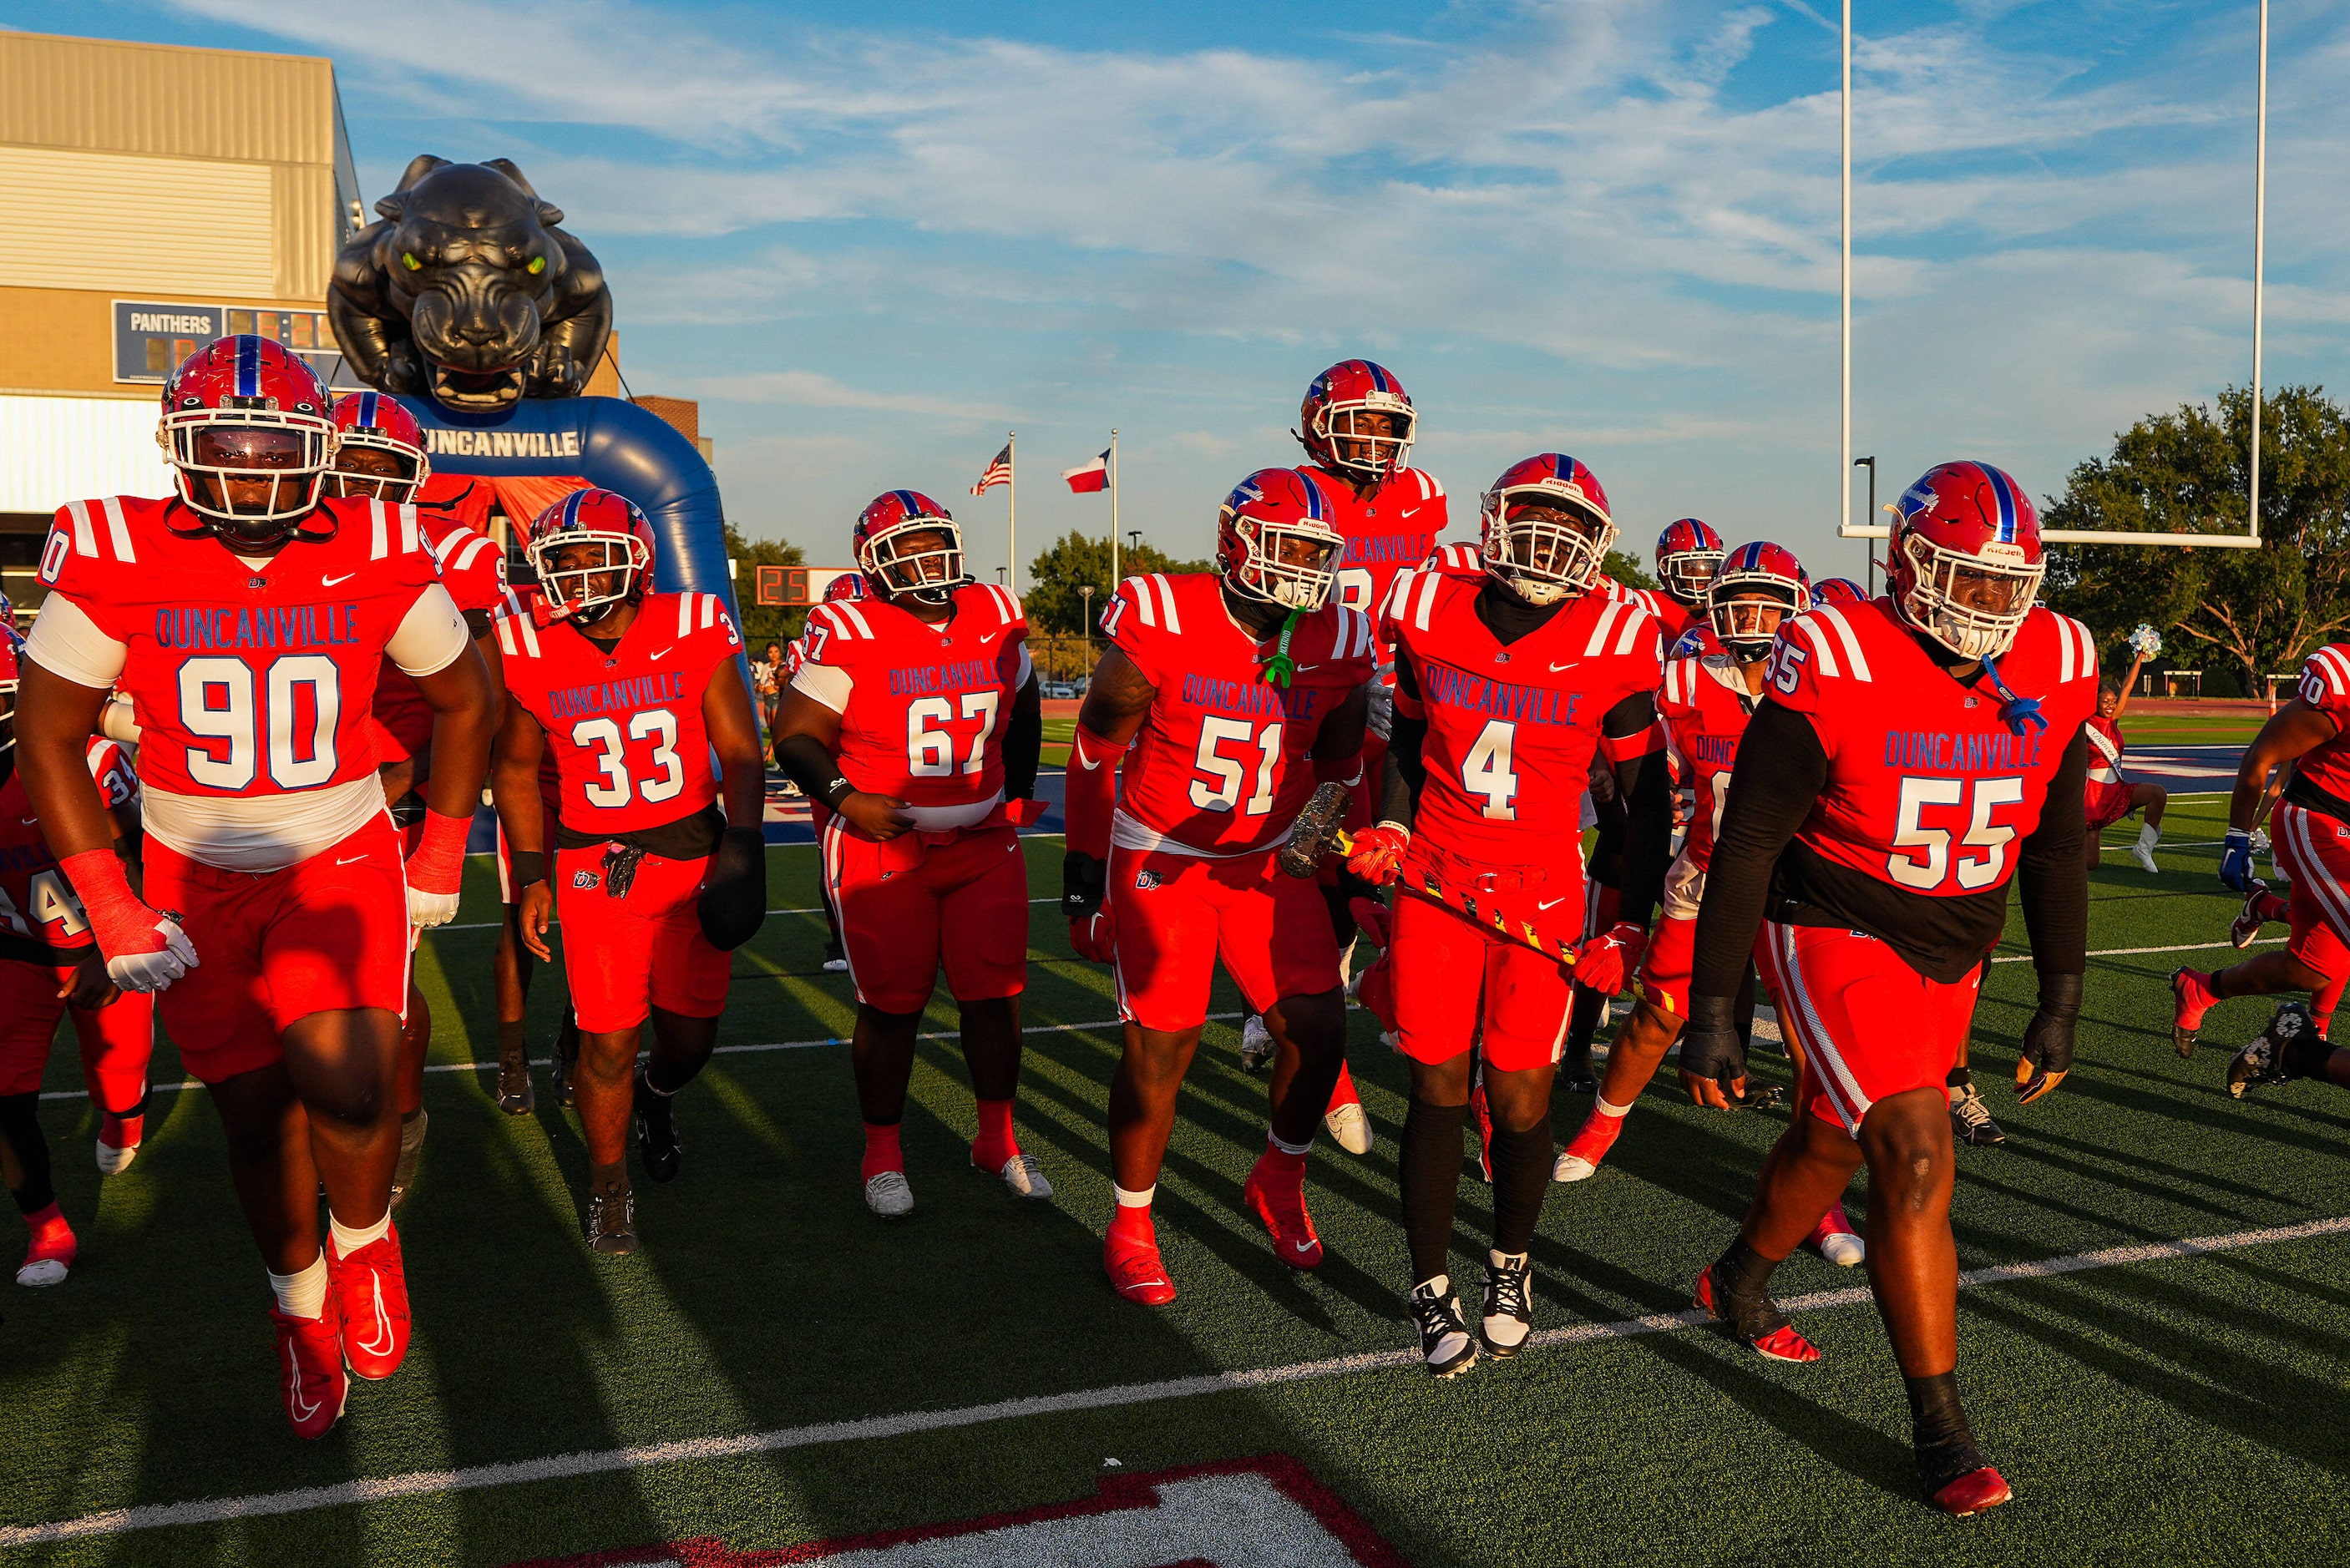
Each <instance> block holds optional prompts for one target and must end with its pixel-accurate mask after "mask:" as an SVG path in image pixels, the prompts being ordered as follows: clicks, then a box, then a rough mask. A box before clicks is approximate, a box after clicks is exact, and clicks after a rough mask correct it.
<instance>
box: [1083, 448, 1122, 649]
mask: <svg viewBox="0 0 2350 1568" xmlns="http://www.w3.org/2000/svg"><path fill="white" fill-rule="evenodd" d="M1109 589H1110V592H1112V593H1116V592H1117V591H1118V427H1117V426H1116V425H1112V426H1110V428H1109ZM1086 635H1087V637H1091V636H1092V635H1093V623H1092V622H1091V621H1090V620H1088V621H1087V623H1086Z"/></svg>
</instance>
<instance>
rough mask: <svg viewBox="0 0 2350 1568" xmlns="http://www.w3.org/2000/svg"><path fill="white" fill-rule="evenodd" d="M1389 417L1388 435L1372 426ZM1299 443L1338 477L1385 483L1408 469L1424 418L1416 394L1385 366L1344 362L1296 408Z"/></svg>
mask: <svg viewBox="0 0 2350 1568" xmlns="http://www.w3.org/2000/svg"><path fill="white" fill-rule="evenodd" d="M1375 415H1384V416H1385V417H1386V419H1387V422H1388V429H1387V433H1385V434H1380V433H1378V432H1377V431H1374V430H1373V429H1372V428H1371V427H1370V425H1369V423H1368V420H1369V418H1370V417H1371V416H1375ZM1297 424H1298V433H1297V440H1298V441H1299V443H1300V444H1302V445H1303V446H1304V447H1305V452H1306V455H1307V456H1309V457H1311V458H1312V459H1313V460H1314V461H1315V462H1318V463H1320V464H1321V465H1322V466H1323V467H1324V468H1326V469H1328V470H1329V471H1330V472H1333V473H1339V474H1347V475H1351V476H1353V477H1355V478H1358V479H1367V480H1370V481H1372V482H1374V483H1377V482H1379V481H1382V480H1384V479H1386V478H1387V476H1388V474H1390V473H1393V472H1395V471H1396V470H1397V469H1399V468H1401V467H1402V466H1403V460H1404V454H1405V453H1407V452H1410V451H1411V442H1412V437H1413V434H1414V432H1415V431H1417V430H1418V429H1419V414H1418V413H1417V412H1415V411H1414V410H1413V409H1412V406H1411V394H1410V393H1409V392H1407V391H1405V390H1404V389H1403V383H1402V382H1401V381H1399V380H1397V379H1395V377H1393V376H1392V375H1390V374H1388V369H1387V368H1386V367H1385V366H1383V365H1374V364H1373V363H1371V362H1370V361H1369V360H1368V359H1341V360H1339V361H1338V363H1336V365H1333V366H1331V367H1330V368H1329V369H1326V370H1325V371H1323V372H1322V373H1321V374H1320V375H1318V376H1316V377H1315V378H1314V382H1313V385H1311V386H1309V387H1307V388H1306V389H1305V401H1304V402H1303V403H1300V404H1299V405H1298V408H1297Z"/></svg>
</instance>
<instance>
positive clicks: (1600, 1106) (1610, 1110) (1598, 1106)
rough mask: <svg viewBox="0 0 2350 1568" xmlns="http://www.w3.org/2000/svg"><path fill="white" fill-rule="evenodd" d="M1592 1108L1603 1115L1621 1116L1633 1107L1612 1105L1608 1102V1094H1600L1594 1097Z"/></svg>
mask: <svg viewBox="0 0 2350 1568" xmlns="http://www.w3.org/2000/svg"><path fill="white" fill-rule="evenodd" d="M1591 1108H1592V1109H1593V1110H1595V1111H1597V1112H1598V1113H1599V1114H1600V1115H1601V1116H1608V1117H1611V1118H1621V1117H1622V1116H1624V1115H1625V1114H1626V1113H1627V1112H1628V1111H1630V1110H1631V1108H1632V1107H1631V1106H1629V1105H1622V1106H1617V1105H1610V1104H1608V1101H1607V1096H1605V1095H1598V1096H1594V1097H1593V1099H1592V1102H1591Z"/></svg>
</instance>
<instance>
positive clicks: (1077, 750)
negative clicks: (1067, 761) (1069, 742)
mask: <svg viewBox="0 0 2350 1568" xmlns="http://www.w3.org/2000/svg"><path fill="white" fill-rule="evenodd" d="M1069 754H1070V755H1071V756H1073V757H1075V758H1076V759H1077V766H1079V767H1081V768H1083V769H1085V770H1086V772H1087V773H1092V772H1093V771H1094V770H1095V769H1097V768H1098V767H1100V766H1101V764H1100V763H1097V762H1096V761H1094V760H1093V758H1091V757H1089V756H1087V755H1086V749H1085V748H1084V747H1083V746H1072V747H1070V748H1069Z"/></svg>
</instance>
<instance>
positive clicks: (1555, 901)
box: [1534, 893, 1566, 909]
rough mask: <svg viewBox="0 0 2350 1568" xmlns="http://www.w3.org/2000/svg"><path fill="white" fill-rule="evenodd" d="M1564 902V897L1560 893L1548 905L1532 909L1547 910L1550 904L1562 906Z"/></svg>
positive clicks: (1539, 905)
mask: <svg viewBox="0 0 2350 1568" xmlns="http://www.w3.org/2000/svg"><path fill="white" fill-rule="evenodd" d="M1565 902H1566V896H1565V894H1563V893H1562V894H1560V895H1559V896H1558V897H1557V898H1553V899H1552V900H1551V901H1550V903H1549V904H1536V905H1535V906H1534V908H1535V909H1549V908H1550V907H1551V904H1564V903H1565Z"/></svg>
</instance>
